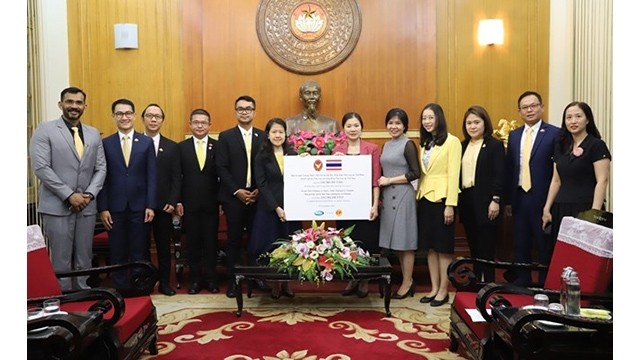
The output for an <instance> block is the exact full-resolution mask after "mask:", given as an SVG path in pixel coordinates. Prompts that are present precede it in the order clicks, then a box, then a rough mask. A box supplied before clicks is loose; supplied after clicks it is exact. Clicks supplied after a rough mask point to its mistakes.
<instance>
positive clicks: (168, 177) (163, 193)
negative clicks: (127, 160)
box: [156, 135, 182, 211]
mask: <svg viewBox="0 0 640 360" xmlns="http://www.w3.org/2000/svg"><path fill="white" fill-rule="evenodd" d="M156 161H157V165H158V168H157V170H158V176H157V178H158V193H157V196H156V200H157V203H156V209H157V210H158V211H162V208H164V206H165V204H171V205H172V206H173V207H175V206H176V204H177V203H178V201H179V199H180V188H181V183H182V171H181V169H180V150H179V148H178V144H177V143H176V142H175V141H173V140H171V139H169V138H166V137H164V136H162V135H160V141H159V143H158V153H157V154H156Z"/></svg>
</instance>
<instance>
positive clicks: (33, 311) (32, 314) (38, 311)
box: [27, 307, 43, 321]
mask: <svg viewBox="0 0 640 360" xmlns="http://www.w3.org/2000/svg"><path fill="white" fill-rule="evenodd" d="M42 311H43V309H42V308H41V307H32V308H29V309H27V321H29V320H34V319H37V318H39V317H41V316H42Z"/></svg>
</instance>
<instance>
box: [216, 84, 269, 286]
mask: <svg viewBox="0 0 640 360" xmlns="http://www.w3.org/2000/svg"><path fill="white" fill-rule="evenodd" d="M235 111H236V119H237V120H238V125H237V126H234V127H232V128H230V129H227V130H225V131H223V132H221V133H220V136H219V137H218V154H217V156H216V164H217V168H218V175H219V176H220V201H221V203H222V208H223V209H224V212H225V214H226V216H227V229H228V230H227V231H228V232H227V249H226V250H227V271H228V275H229V287H228V288H227V297H230V298H233V297H235V296H236V283H235V281H234V279H233V268H234V267H235V266H236V264H237V263H238V259H239V253H240V240H241V239H242V232H243V229H245V228H246V229H247V230H249V229H251V226H252V223H253V218H254V215H255V211H256V201H257V199H258V188H257V187H256V181H255V177H254V172H253V171H251V168H252V167H253V163H254V161H255V158H256V155H257V154H258V152H259V150H260V145H261V144H262V143H263V141H264V140H263V138H264V136H265V135H264V131H262V130H260V129H256V128H255V127H253V125H252V123H253V118H254V117H255V111H256V101H255V100H254V99H253V98H252V97H251V96H246V95H245V96H240V97H239V98H238V99H236V102H235ZM247 145H248V147H247ZM258 288H259V289H261V290H263V291H271V289H269V288H267V287H266V285H264V283H262V282H259V283H258Z"/></svg>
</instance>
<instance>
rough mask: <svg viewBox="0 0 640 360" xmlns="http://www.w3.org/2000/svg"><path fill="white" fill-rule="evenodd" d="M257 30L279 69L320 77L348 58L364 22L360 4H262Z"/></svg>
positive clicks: (271, 0)
mask: <svg viewBox="0 0 640 360" xmlns="http://www.w3.org/2000/svg"><path fill="white" fill-rule="evenodd" d="M256 28H257V32H258V39H259V40H260V44H262V48H263V49H264V50H265V52H266V53H267V54H268V55H269V57H270V58H271V59H272V60H273V61H275V62H276V63H277V64H278V65H280V66H282V67H284V68H285V69H287V70H290V71H293V72H296V73H300V74H317V73H321V72H324V71H327V70H330V69H332V68H334V67H336V66H337V65H339V64H340V63H342V62H343V61H344V60H345V59H346V58H347V57H349V54H351V52H352V51H353V49H354V48H355V47H356V44H357V43H358V38H359V36H360V30H361V28H362V19H361V16H360V8H359V6H358V2H357V0H315V1H304V0H261V1H260V5H259V6H258V14H257V17H256Z"/></svg>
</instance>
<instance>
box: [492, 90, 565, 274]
mask: <svg viewBox="0 0 640 360" xmlns="http://www.w3.org/2000/svg"><path fill="white" fill-rule="evenodd" d="M518 110H519V112H520V116H521V118H522V120H523V121H524V123H525V125H524V126H521V127H519V128H517V129H515V130H513V131H512V132H511V133H509V140H508V143H507V164H506V169H507V171H506V175H507V181H506V184H507V186H506V188H505V189H506V191H505V196H506V199H505V200H506V201H505V203H506V205H507V206H506V207H505V212H506V213H507V216H513V228H514V229H513V230H514V253H515V259H514V260H515V261H516V262H526V263H531V262H532V260H533V259H532V249H533V246H535V247H536V250H537V253H538V262H539V263H540V264H549V261H550V260H551V254H552V252H553V243H554V239H549V237H548V236H546V235H545V234H544V232H543V230H542V208H543V207H544V203H545V201H546V200H547V193H548V192H549V184H550V183H551V176H552V175H553V150H554V144H555V141H556V137H557V136H558V133H559V129H558V127H556V126H553V125H551V124H547V123H545V122H544V121H543V120H542V114H543V112H544V104H543V103H542V97H541V96H540V94H538V93H536V92H534V91H526V92H524V93H523V94H522V95H520V97H519V98H518ZM532 245H533V246H532ZM540 276H541V277H540V279H539V281H540V282H544V279H545V277H546V273H541V274H540ZM530 283H531V274H530V272H528V271H526V272H521V273H519V274H518V278H517V279H516V284H518V285H525V286H527V285H529V284H530Z"/></svg>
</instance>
